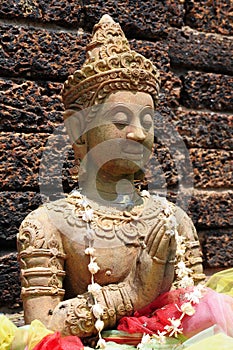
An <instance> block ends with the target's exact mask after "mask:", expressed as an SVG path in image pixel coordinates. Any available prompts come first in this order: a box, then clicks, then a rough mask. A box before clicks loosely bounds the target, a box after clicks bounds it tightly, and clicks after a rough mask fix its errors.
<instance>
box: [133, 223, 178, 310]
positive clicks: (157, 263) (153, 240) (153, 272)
mask: <svg viewBox="0 0 233 350" xmlns="http://www.w3.org/2000/svg"><path fill="white" fill-rule="evenodd" d="M175 256H176V240H175V235H170V234H166V233H165V230H164V229H160V230H158V231H157V232H152V233H151V234H150V236H148V238H147V240H146V241H145V248H144V250H143V251H142V252H141V255H140V257H139V261H138V264H137V267H136V278H135V283H138V282H137V281H140V283H138V291H139V299H140V298H141V299H142V300H144V303H145V304H146V303H150V302H151V301H152V300H153V299H154V298H156V296H158V295H159V294H160V293H162V292H164V291H167V290H169V289H170V287H171V284H172V282H173V278H174V263H175Z"/></svg>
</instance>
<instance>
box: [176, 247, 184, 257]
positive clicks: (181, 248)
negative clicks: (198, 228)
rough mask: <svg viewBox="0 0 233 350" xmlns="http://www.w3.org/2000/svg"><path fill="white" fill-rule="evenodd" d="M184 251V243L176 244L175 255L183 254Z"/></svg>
mask: <svg viewBox="0 0 233 350" xmlns="http://www.w3.org/2000/svg"><path fill="white" fill-rule="evenodd" d="M185 251H186V247H185V245H184V244H180V245H177V250H176V255H177V256H184V254H185Z"/></svg>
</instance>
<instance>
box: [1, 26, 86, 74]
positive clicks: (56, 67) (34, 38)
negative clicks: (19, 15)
mask: <svg viewBox="0 0 233 350" xmlns="http://www.w3.org/2000/svg"><path fill="white" fill-rule="evenodd" d="M87 37H88V34H85V33H83V34H80V33H78V30H77V31H76V32H75V33H68V32H64V31H59V32H57V31H48V30H43V29H41V30H39V29H35V28H33V27H29V28H27V27H23V26H16V25H1V27H0V38H1V45H0V67H1V68H0V74H1V76H6V75H10V76H12V77H14V76H21V77H22V76H23V77H28V78H34V77H39V79H44V80H49V78H50V79H52V80H56V81H64V80H65V79H66V77H67V76H68V75H69V74H71V73H72V72H73V71H74V70H75V69H78V68H79V67H80V66H81V65H82V63H83V62H84V59H85V56H86V53H85V47H86V44H87Z"/></svg>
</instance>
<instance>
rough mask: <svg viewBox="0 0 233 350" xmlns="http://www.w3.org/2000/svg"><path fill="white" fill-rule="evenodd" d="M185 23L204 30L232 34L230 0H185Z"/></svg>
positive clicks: (232, 22)
mask: <svg viewBox="0 0 233 350" xmlns="http://www.w3.org/2000/svg"><path fill="white" fill-rule="evenodd" d="M185 5H186V16H185V23H186V24H187V25H189V26H190V27H192V28H196V29H197V30H200V31H204V32H212V33H219V34H223V35H232V32H233V21H232V19H233V16H232V1H231V0H225V1H220V0H218V1H209V0H201V1H199V0H186V1H185Z"/></svg>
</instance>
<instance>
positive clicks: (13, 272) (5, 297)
mask: <svg viewBox="0 0 233 350" xmlns="http://www.w3.org/2000/svg"><path fill="white" fill-rule="evenodd" d="M0 271H1V272H0V307H1V306H6V305H7V306H8V307H12V308H15V307H19V306H20V305H21V304H22V302H21V300H20V281H19V265H18V262H17V253H11V254H7V255H4V256H1V257H0Z"/></svg>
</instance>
